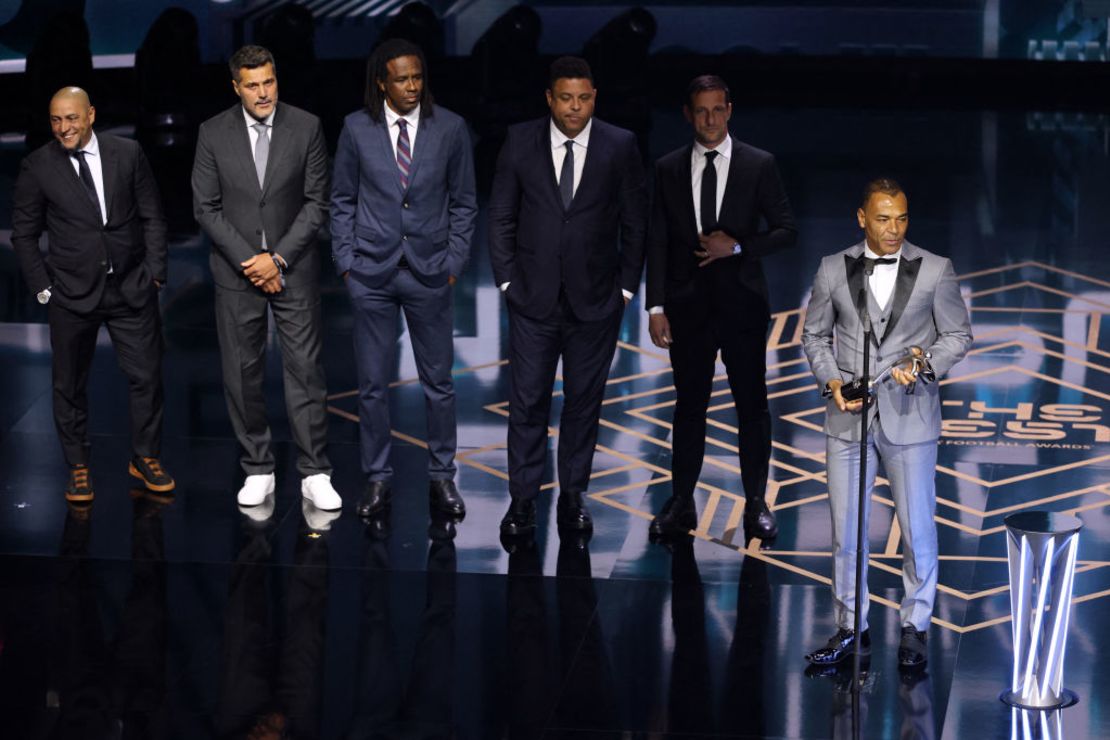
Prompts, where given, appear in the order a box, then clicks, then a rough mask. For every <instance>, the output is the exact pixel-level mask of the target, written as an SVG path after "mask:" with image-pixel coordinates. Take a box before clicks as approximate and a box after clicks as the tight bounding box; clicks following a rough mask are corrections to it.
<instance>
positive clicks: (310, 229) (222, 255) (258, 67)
mask: <svg viewBox="0 0 1110 740" xmlns="http://www.w3.org/2000/svg"><path fill="white" fill-rule="evenodd" d="M229 66H230V67H231V77H232V81H231V84H232V88H233V89H234V90H235V93H236V95H238V96H239V100H240V102H239V103H236V104H235V105H234V106H232V107H231V108H229V109H228V110H226V111H224V112H223V113H221V114H219V115H217V116H215V117H213V118H211V119H209V120H208V121H205V122H204V123H203V124H202V125H201V127H200V134H199V136H198V138H197V152H196V159H195V161H194V162H193V212H194V215H195V216H196V219H197V222H198V223H200V225H201V228H202V229H204V232H205V233H206V234H207V235H208V237H209V238H210V239H211V240H212V256H211V260H210V264H211V267H212V276H213V278H214V280H215V282H216V329H217V333H218V335H219V340H220V356H221V364H222V369H223V378H224V392H225V395H226V397H227V407H228V414H229V415H230V417H231V425H232V427H233V428H234V430H235V436H236V437H238V439H239V443H240V444H241V445H242V447H243V456H242V460H241V464H242V467H243V470H244V471H245V472H246V474H247V476H246V480H245V481H244V483H243V487H242V488H241V489H240V490H239V494H238V501H239V504H240V505H241V506H258V505H259V504H262V503H263V502H264V501H265V500H266V497H267V496H268V495H270V494H271V493H272V492H273V490H274V455H273V452H272V451H271V449H270V427H269V424H268V422H267V420H266V403H265V399H264V397H263V394H262V380H263V369H264V367H265V344H266V335H267V331H268V321H267V309H269V313H270V314H272V315H273V317H274V324H275V325H276V327H277V331H278V338H279V339H280V340H281V354H282V366H283V372H284V381H285V404H286V410H287V413H288V416H289V426H290V428H291V429H292V432H293V439H294V440H295V441H296V444H297V447H298V448H299V449H300V457H299V458H298V460H297V470H298V471H299V472H300V474H301V476H302V480H301V494H302V495H303V496H304V497H305V498H307V499H309V500H310V501H311V502H312V503H313V504H315V505H316V506H317V507H318V508H320V509H325V510H334V509H339V508H341V507H342V501H341V500H340V498H339V495H338V494H337V493H336V492H335V489H334V488H333V487H332V485H331V463H329V462H328V458H327V454H326V453H325V450H324V448H325V445H326V442H327V429H328V424H327V416H326V413H327V411H326V407H325V395H326V392H327V386H326V383H325V381H324V368H323V365H322V364H321V363H320V288H319V284H318V281H319V275H320V266H319V257H318V255H317V253H316V249H315V242H316V234H317V232H318V231H319V229H320V227H321V226H322V225H323V224H324V222H325V221H326V220H327V212H328V211H327V189H328V172H327V151H326V149H325V146H324V134H323V130H322V128H321V126H320V120H319V119H318V118H317V117H316V116H314V115H312V114H310V113H306V112H305V111H303V110H300V109H298V108H294V107H293V106H291V105H288V104H286V103H283V104H281V105H279V104H278V87H277V76H276V71H275V66H274V59H273V56H272V55H271V54H270V52H269V51H267V50H266V49H264V48H262V47H260V46H245V47H243V48H242V49H240V50H239V51H237V52H236V53H235V54H234V55H233V56H232V57H231V61H230V65H229Z"/></svg>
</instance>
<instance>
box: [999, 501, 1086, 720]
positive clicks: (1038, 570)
mask: <svg viewBox="0 0 1110 740" xmlns="http://www.w3.org/2000/svg"><path fill="white" fill-rule="evenodd" d="M1005 522H1006V550H1007V554H1008V555H1009V561H1010V611H1011V614H1012V620H1011V624H1012V625H1013V635H1014V665H1013V671H1012V672H1011V676H1010V688H1009V689H1008V690H1006V691H1004V692H1002V695H1001V696H1000V697H999V698H1000V699H1002V701H1004V702H1006V703H1007V704H1009V705H1011V706H1013V707H1016V708H1018V709H1015V710H1014V715H1013V725H1012V737H1013V738H1015V740H1016V738H1019V737H1020V738H1028V737H1032V736H1033V735H1030V730H1033V729H1034V728H1035V727H1036V725H1037V724H1041V725H1042V727H1041V729H1042V730H1043V731H1044V732H1045V733H1047V734H1040V733H1037V734H1036V736H1038V737H1053V735H1052V734H1051V733H1050V732H1049V730H1050V727H1051V724H1050V718H1049V717H1047V716H1044V715H1042V716H1040V717H1039V718H1037V717H1030V716H1029V713H1027V712H1020V711H1019V709H1033V710H1046V709H1058V708H1061V707H1067V706H1071V705H1072V704H1074V703H1075V702H1077V701H1079V697H1078V696H1076V695H1075V693H1074V692H1072V691H1069V690H1067V689H1065V688H1064V648H1065V647H1066V645H1067V638H1068V617H1069V616H1070V615H1071V591H1072V584H1073V582H1074V581H1075V560H1076V552H1077V549H1078V546H1079V530H1080V529H1081V528H1082V527H1083V522H1081V521H1080V520H1079V518H1078V517H1074V516H1071V515H1070V514H1054V513H1051V512H1047V511H1023V512H1021V513H1018V514H1011V515H1010V516H1008V517H1006V519H1005ZM1034 714H1037V713H1034ZM1019 715H1021V716H1019ZM1038 719H1039V723H1038ZM1055 719H1056V722H1057V723H1058V722H1059V716H1058V713H1057V716H1056V718H1055ZM1031 720H1032V723H1033V725H1032V727H1031V726H1030V721H1031ZM1019 728H1020V730H1021V731H1019Z"/></svg>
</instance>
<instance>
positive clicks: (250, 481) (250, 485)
mask: <svg viewBox="0 0 1110 740" xmlns="http://www.w3.org/2000/svg"><path fill="white" fill-rule="evenodd" d="M273 492H274V474H273V473H266V474H264V475H248V476H247V479H246V480H245V481H243V487H242V488H240V489H239V494H238V496H236V499H237V500H238V501H239V505H240V506H258V505H259V504H260V503H262V502H263V501H265V500H266V497H267V496H269V495H270V494H271V493H273Z"/></svg>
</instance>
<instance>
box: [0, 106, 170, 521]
mask: <svg viewBox="0 0 1110 740" xmlns="http://www.w3.org/2000/svg"><path fill="white" fill-rule="evenodd" d="M95 121H96V109H95V108H93V106H92V105H91V104H90V103H89V97H88V95H87V94H86V93H85V91H84V90H82V89H81V88H78V87H66V88H62V89H61V90H59V91H58V92H57V93H55V95H54V97H53V99H52V100H51V101H50V126H51V129H52V130H53V132H54V139H55V140H54V141H52V142H50V143H48V144H45V145H43V146H41V147H39V148H38V149H36V150H35V151H34V152H32V153H31V154H30V155H29V156H28V157H27V158H26V159H25V160H23V166H22V169H21V170H20V173H19V177H18V179H17V180H16V183H15V192H14V194H13V196H12V247H13V248H14V249H15V251H16V254H17V255H18V256H19V262H20V265H21V267H22V268H23V275H24V278H25V279H26V281H27V286H28V287H29V288H30V289H31V291H32V292H33V293H35V294H36V295H37V296H38V300H39V303H43V304H46V306H47V310H48V317H49V322H50V344H51V348H52V349H53V378H54V380H53V385H54V424H55V426H56V427H57V429H58V437H59V438H60V440H61V443H62V450H63V452H64V454H65V459H66V462H67V463H69V466H70V476H69V484H68V485H67V486H66V491H65V493H66V498H67V499H68V500H70V501H91V500H92V498H93V486H92V482H91V481H90V478H89V468H88V464H89V439H88V416H89V401H88V395H87V392H86V388H87V386H88V381H89V368H90V367H91V366H92V360H93V354H94V352H95V350H96V335H97V333H98V332H99V331H100V327H101V325H104V326H107V327H108V334H109V335H110V336H111V338H112V344H113V346H114V347H115V348H116V354H117V356H118V358H119V364H120V368H121V369H122V370H123V372H124V374H125V375H127V379H128V381H129V384H130V389H131V403H130V408H131V447H132V452H133V456H132V458H131V465H130V468H129V472H130V474H131V475H132V476H134V477H136V478H139V479H141V480H142V482H143V484H144V485H145V486H146V487H147V488H149V489H151V490H153V491H162V492H165V491H171V490H173V487H174V481H173V478H171V477H170V475H169V474H168V473H167V472H166V470H165V468H163V467H162V464H161V462H160V461H159V459H158V458H159V455H160V454H161V449H160V448H161V444H162V325H161V318H160V316H159V313H158V289H159V288H160V287H161V286H162V284H163V283H165V281H166V222H165V219H164V218H163V217H162V203H161V200H160V199H159V197H158V187H157V185H155V183H154V176H153V174H152V173H151V171H150V165H149V164H148V163H147V160H146V157H145V156H144V155H143V150H142V149H141V148H140V147H139V145H138V144H136V143H135V142H133V141H128V140H126V139H120V138H117V137H115V136H111V135H108V134H101V135H99V136H98V135H97V134H96V133H95V132H94V131H93V123H94V122H95ZM44 231H45V232H47V234H48V237H49V246H48V249H47V253H46V256H45V259H44V257H43V254H42V252H40V250H39V237H40V236H41V235H42V233H43V232H44Z"/></svg>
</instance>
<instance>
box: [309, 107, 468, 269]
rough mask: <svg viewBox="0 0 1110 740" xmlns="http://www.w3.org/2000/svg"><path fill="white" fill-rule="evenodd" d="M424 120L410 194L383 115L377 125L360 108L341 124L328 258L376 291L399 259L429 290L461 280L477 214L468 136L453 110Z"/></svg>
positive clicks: (437, 110)
mask: <svg viewBox="0 0 1110 740" xmlns="http://www.w3.org/2000/svg"><path fill="white" fill-rule="evenodd" d="M425 113H426V112H424V111H422V113H421V118H420V126H419V128H418V129H417V131H416V138H415V140H414V142H413V153H412V167H411V169H410V173H409V186H408V188H407V189H405V190H402V189H401V177H400V172H399V170H398V169H397V159H396V156H395V154H394V152H393V144H392V143H391V141H390V138H389V131H388V130H387V128H386V122H385V116H384V114H383V116H382V120H381V121H374V120H373V119H372V118H370V114H369V113H367V112H366V110H365V109H363V110H359V111H356V112H354V113H351V114H350V115H348V116H347V118H346V120H345V121H344V123H343V132H342V133H341V134H340V135H339V145H338V149H337V150H336V153H335V169H334V172H333V174H332V190H331V238H332V244H331V251H332V259H333V260H335V268H336V271H337V272H338V273H339V274H340V275H342V274H344V273H346V272H350V273H351V277H352V278H354V279H356V280H359V281H361V282H362V283H364V284H365V285H368V286H370V287H379V286H381V285H384V284H385V283H386V282H387V281H388V280H389V279H390V278H391V277H392V276H393V274H394V271H395V270H396V268H397V263H398V262H399V261H400V259H401V255H402V254H404V256H405V260H406V261H407V262H408V264H409V269H410V270H411V271H412V273H413V275H415V276H416V277H417V279H419V280H420V281H421V282H422V283H424V284H425V285H428V286H429V287H438V286H441V285H443V284H444V283H446V282H447V280H448V278H449V277H451V276H455V277H458V276H459V274H460V273H462V270H463V267H465V265H466V261H467V258H468V257H469V255H470V240H471V238H472V237H473V235H474V221H475V218H476V217H477V214H478V205H477V198H476V196H475V187H474V156H473V153H472V151H471V145H470V136H469V134H468V133H467V129H466V123H465V122H464V121H463V119H462V118H460V117H459V116H457V115H456V114H454V113H452V112H451V111H449V110H447V109H445V108H442V107H440V106H436V107H435V108H434V110H433V111H431V112H430V115H426V114H425Z"/></svg>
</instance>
